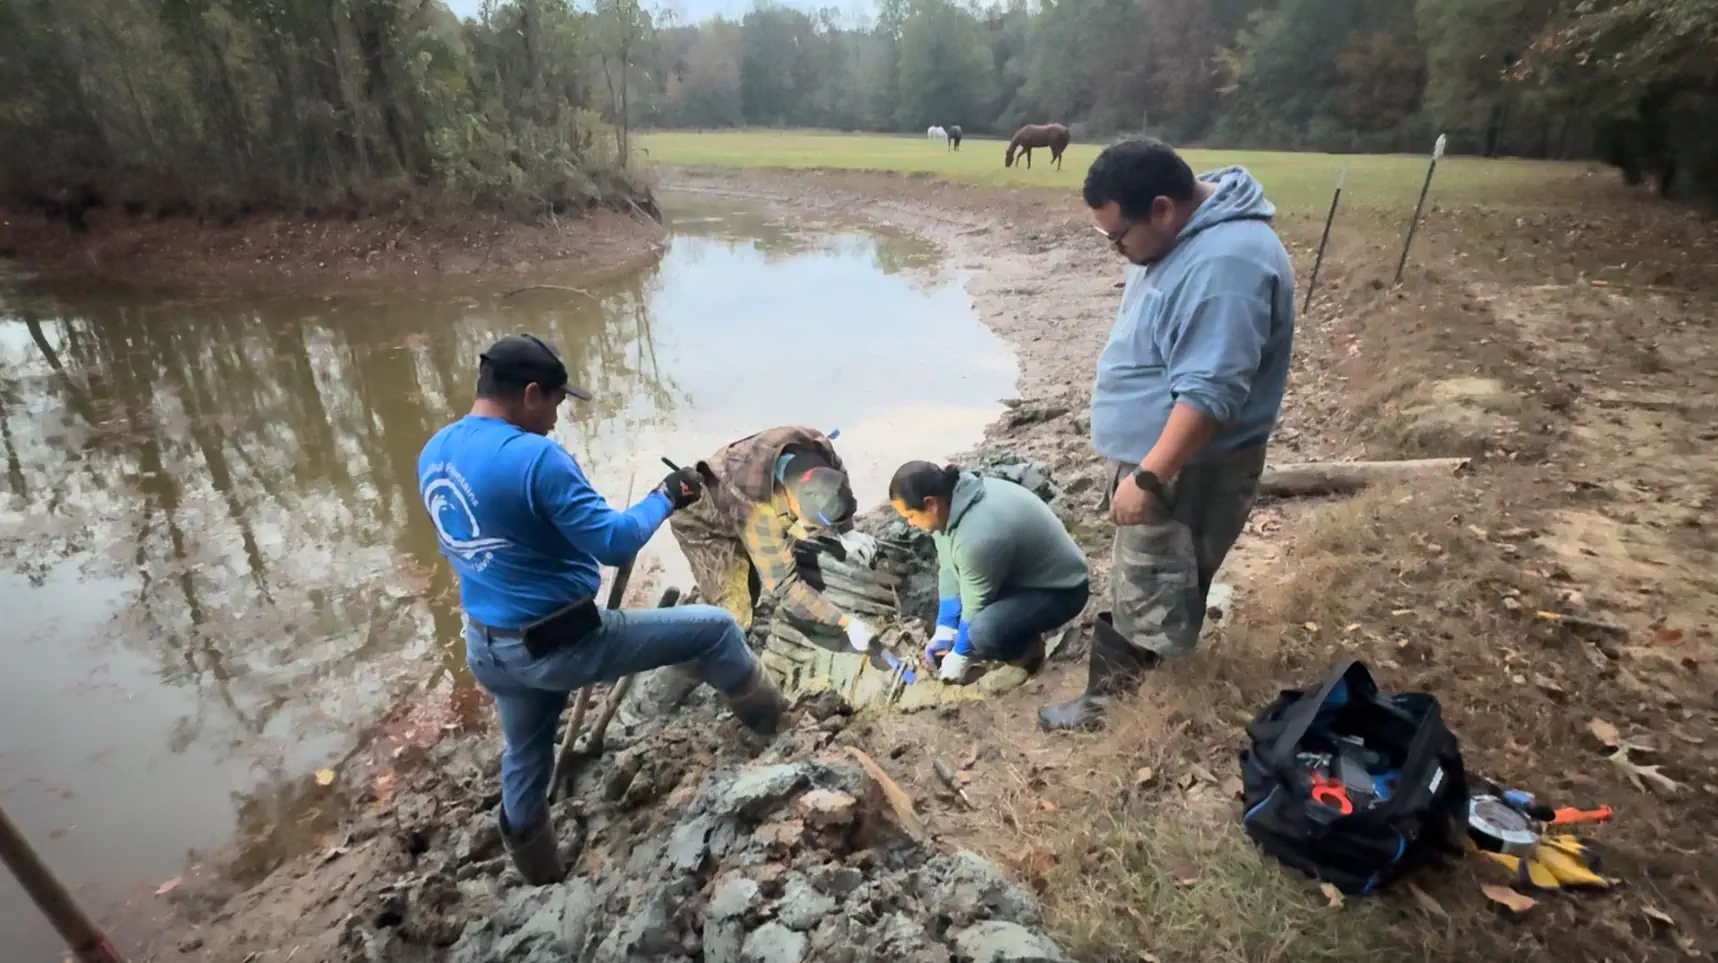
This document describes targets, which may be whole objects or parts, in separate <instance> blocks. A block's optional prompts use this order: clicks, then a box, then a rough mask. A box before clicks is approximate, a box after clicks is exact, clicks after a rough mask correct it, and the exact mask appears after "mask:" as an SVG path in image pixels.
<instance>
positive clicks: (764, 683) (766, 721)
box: [724, 662, 787, 736]
mask: <svg viewBox="0 0 1718 963" xmlns="http://www.w3.org/2000/svg"><path fill="white" fill-rule="evenodd" d="M724 698H726V699H727V700H728V708H730V709H732V710H734V715H735V716H736V717H737V718H738V719H739V720H740V722H741V723H742V724H743V725H745V727H746V728H747V729H750V730H752V731H753V732H756V733H758V734H759V735H765V736H773V735H775V732H776V727H777V726H779V725H780V724H781V714H782V713H783V712H785V711H787V700H786V699H783V698H782V695H781V690H780V689H777V688H776V687H775V682H773V681H772V680H771V679H770V677H769V674H768V673H766V672H765V671H764V667H763V665H762V663H759V662H753V663H752V674H751V676H750V677H749V678H747V679H746V683H745V685H743V686H741V687H740V689H739V690H738V691H737V692H730V693H727V694H726V695H725V696H724Z"/></svg>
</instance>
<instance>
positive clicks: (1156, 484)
mask: <svg viewBox="0 0 1718 963" xmlns="http://www.w3.org/2000/svg"><path fill="white" fill-rule="evenodd" d="M1133 483H1134V484H1135V485H1138V486H1139V490H1140V491H1142V492H1150V493H1151V494H1152V496H1153V497H1155V498H1157V499H1159V500H1162V498H1163V482H1161V481H1159V480H1158V477H1157V473H1156V472H1149V471H1146V470H1145V469H1143V468H1135V469H1134V470H1133Z"/></svg>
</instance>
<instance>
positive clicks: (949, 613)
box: [937, 596, 960, 629]
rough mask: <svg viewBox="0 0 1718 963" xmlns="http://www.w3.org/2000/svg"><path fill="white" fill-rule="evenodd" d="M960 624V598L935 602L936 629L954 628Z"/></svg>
mask: <svg viewBox="0 0 1718 963" xmlns="http://www.w3.org/2000/svg"><path fill="white" fill-rule="evenodd" d="M959 624H960V597H959V596H956V597H954V598H948V599H938V600H937V627H938V628H941V627H943V626H945V625H946V626H948V627H949V628H951V629H952V628H954V627H955V626H957V625H959Z"/></svg>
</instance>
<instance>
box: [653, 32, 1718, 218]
mask: <svg viewBox="0 0 1718 963" xmlns="http://www.w3.org/2000/svg"><path fill="white" fill-rule="evenodd" d="M656 27H657V29H656V31H655V37H654V42H653V43H652V45H651V54H652V56H651V57H649V58H645V59H641V60H640V61H639V63H638V64H637V65H636V66H635V70H636V71H637V73H638V75H639V80H640V83H641V86H642V87H644V88H647V89H648V91H649V92H648V94H647V96H645V97H643V98H642V99H641V100H640V102H639V104H638V106H637V110H638V113H637V115H636V119H637V120H638V121H640V122H643V123H647V124H650V125H654V126H661V127H690V128H709V127H736V126H757V125H764V126H785V127H820V128H834V129H841V130H857V131H922V130H924V129H925V128H926V127H929V126H931V125H933V124H935V125H948V124H960V125H961V126H962V127H963V129H964V130H965V131H967V132H968V133H988V134H999V135H1007V134H1009V133H1011V132H1012V131H1013V130H1015V129H1016V128H1017V127H1018V126H1020V125H1021V124H1025V123H1043V122H1049V121H1058V122H1062V123H1068V124H1070V125H1073V126H1074V127H1075V132H1076V135H1077V136H1080V137H1082V138H1084V139H1087V140H1091V139H1096V138H1104V137H1108V136H1111V135H1114V134H1116V133H1119V132H1124V131H1125V132H1133V131H1143V132H1149V133H1152V134H1156V135H1158V136H1161V137H1164V138H1165V139H1167V140H1170V141H1171V142H1175V143H1205V144H1209V145H1212V146H1224V147H1253V148H1267V149H1284V150H1321V151H1354V152H1361V151H1367V152H1370V151H1414V152H1419V151H1424V150H1427V149H1429V147H1430V146H1431V143H1432V141H1433V139H1434V138H1435V137H1436V135H1437V134H1438V133H1440V132H1447V133H1448V135H1449V138H1450V150H1451V151H1453V152H1456V153H1469V154H1480V155H1485V156H1500V155H1511V156H1521V157H1533V158H1602V159H1604V160H1607V161H1610V162H1612V163H1615V164H1617V165H1618V166H1620V167H1621V168H1622V169H1623V170H1624V171H1625V173H1626V174H1627V175H1628V176H1629V177H1630V178H1631V179H1632V180H1634V181H1637V182H1638V181H1641V180H1645V179H1648V178H1652V179H1654V180H1655V181H1656V183H1657V184H1658V186H1659V187H1660V188H1661V189H1662V190H1664V191H1665V192H1666V193H1668V194H1674V195H1679V196H1688V197H1696V196H1701V195H1705V196H1707V197H1710V196H1712V195H1714V194H1718V134H1714V133H1713V126H1714V125H1713V124H1712V123H1710V122H1709V121H1710V120H1712V119H1718V2H1715V0H1036V2H1031V3H1029V2H1027V0H1001V2H991V3H989V4H981V3H978V2H973V0H968V2H965V3H960V2H955V0H880V3H879V5H878V8H877V14H876V17H875V20H874V21H873V22H868V23H857V24H855V23H848V22H844V20H843V18H842V17H841V16H840V15H839V14H838V13H836V12H835V11H834V10H832V9H824V10H821V11H818V12H815V13H813V12H806V11H802V10H799V9H795V8H791V7H786V6H779V5H775V4H772V3H770V2H768V0H765V2H761V3H759V4H758V5H757V6H755V7H754V8H753V9H752V10H751V11H750V12H748V13H746V14H745V15H744V16H743V17H741V18H740V19H738V20H737V21H736V20H729V19H721V18H717V19H712V20H707V21H705V22H702V23H698V24H694V25H679V24H674V23H672V22H663V23H658V24H656ZM1702 119H1705V120H1706V121H1708V122H1706V123H1702V122H1701V121H1702Z"/></svg>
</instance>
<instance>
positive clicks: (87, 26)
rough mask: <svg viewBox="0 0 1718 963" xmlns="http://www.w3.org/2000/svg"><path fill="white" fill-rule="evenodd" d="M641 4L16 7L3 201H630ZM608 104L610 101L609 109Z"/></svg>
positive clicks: (353, 209)
mask: <svg viewBox="0 0 1718 963" xmlns="http://www.w3.org/2000/svg"><path fill="white" fill-rule="evenodd" d="M648 30H649V24H648V17H647V16H646V15H645V14H644V13H643V12H642V10H641V9H640V7H639V4H638V2H637V0H598V2H597V3H596V5H595V7H594V8H590V9H584V8H581V7H579V6H576V5H575V4H574V3H572V2H571V0H485V3H484V6H483V8H482V12H481V15H480V16H478V17H477V18H475V19H474V20H468V21H461V20H460V19H459V18H457V17H455V16H454V15H453V14H452V13H451V12H449V10H448V9H447V7H445V6H444V5H442V4H441V3H438V2H434V0H6V2H4V3H0V138H3V139H4V142H5V143H6V145H7V148H6V150H5V151H4V152H3V154H0V191H3V192H4V194H5V196H6V198H7V199H9V200H11V201H12V202H14V203H16V202H20V201H23V202H31V203H34V204H37V205H39V206H44V207H48V208H49V209H50V210H51V211H55V212H58V213H63V214H65V215H66V216H67V217H68V219H70V220H71V221H72V222H73V225H74V227H75V226H79V225H80V224H81V223H82V212H83V211H84V210H85V209H87V208H88V207H93V206H101V205H110V206H118V205H123V206H125V207H126V208H127V209H128V210H129V211H130V212H131V213H133V214H144V213H154V214H157V215H169V214H174V213H192V212H195V213H199V214H212V215H215V216H219V217H226V218H231V217H237V216H240V215H242V214H244V213H247V212H250V211H254V210H267V209H285V210H295V211H302V212H304V213H309V214H312V215H314V214H334V213H365V212H369V211H373V210H377V209H384V208H389V207H392V206H397V205H398V204H401V203H404V202H405V201H406V200H409V199H417V200H422V199H423V198H424V197H425V196H426V195H430V196H432V197H433V199H434V200H435V201H436V202H437V203H438V204H448V205H451V206H453V207H454V208H456V209H463V208H480V209H490V210H495V211H500V212H505V213H508V214H512V215H516V216H541V215H543V214H545V213H548V212H560V211H567V210H577V209H582V208H588V207H591V206H593V205H598V204H610V205H624V204H625V202H627V201H629V200H631V199H632V198H633V196H634V195H635V194H636V188H635V185H634V183H633V180H632V178H631V177H630V176H629V174H628V172H627V169H626V165H624V164H622V163H621V162H620V159H621V158H623V157H626V156H628V151H629V148H628V145H627V144H626V142H625V134H624V131H615V130H614V129H612V128H611V127H610V126H609V125H608V124H606V123H605V121H604V119H603V118H604V116H605V115H608V116H616V115H619V116H622V117H624V116H625V115H626V112H627V108H628V93H629V90H628V83H627V81H628V73H627V71H625V70H624V69H620V68H619V67H617V64H625V63H626V62H627V60H628V59H629V58H630V57H631V56H632V53H633V51H634V49H636V48H637V47H638V45H639V44H640V43H641V42H642V41H643V39H644V38H645V37H646V36H647V34H648ZM617 88H618V89H617Z"/></svg>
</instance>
